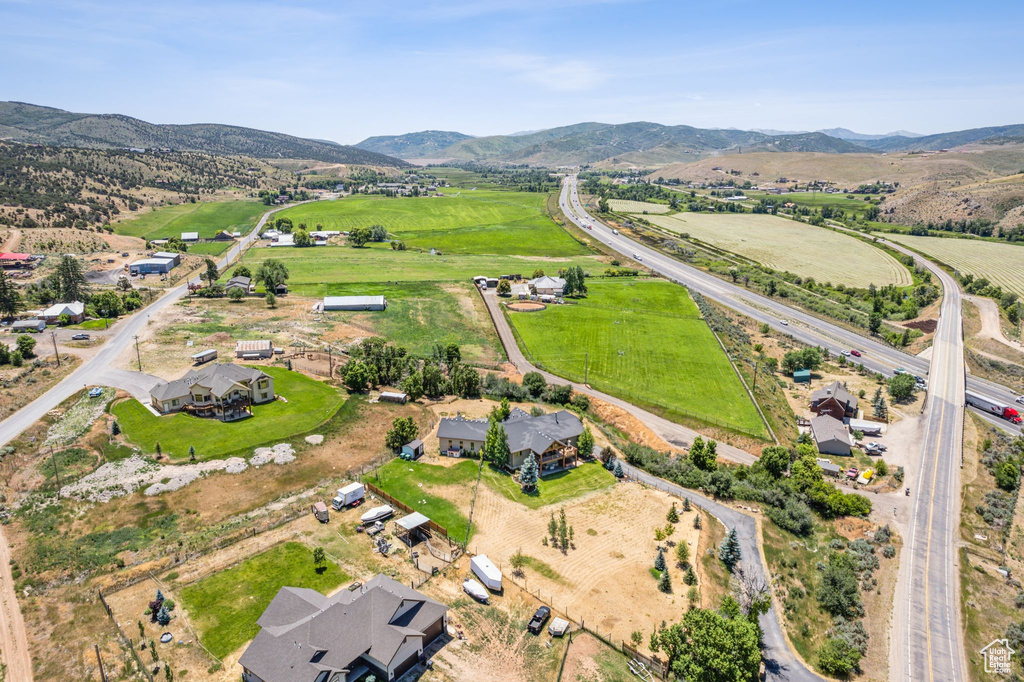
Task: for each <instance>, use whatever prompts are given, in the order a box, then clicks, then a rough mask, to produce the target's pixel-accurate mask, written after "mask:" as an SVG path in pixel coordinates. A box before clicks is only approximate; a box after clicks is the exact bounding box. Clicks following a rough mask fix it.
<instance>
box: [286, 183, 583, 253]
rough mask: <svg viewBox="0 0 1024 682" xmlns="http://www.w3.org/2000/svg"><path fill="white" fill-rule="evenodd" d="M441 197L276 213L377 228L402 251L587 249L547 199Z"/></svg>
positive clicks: (374, 198)
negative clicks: (551, 209)
mask: <svg viewBox="0 0 1024 682" xmlns="http://www.w3.org/2000/svg"><path fill="white" fill-rule="evenodd" d="M444 192H445V196H444V197H397V198H396V197H391V198H389V197H382V196H378V195H356V196H352V197H348V198H346V199H340V200H336V201H318V202H314V203H311V204H304V205H302V206H296V207H294V208H290V209H288V210H287V211H282V212H281V213H280V214H279V217H288V218H291V219H292V221H293V223H294V224H295V225H296V226H297V225H298V224H299V223H305V224H306V226H307V227H308V228H309V229H314V228H316V226H318V225H322V226H323V228H324V229H327V230H341V231H347V230H350V229H352V228H354V227H361V226H363V227H368V226H370V225H383V226H384V227H385V228H387V230H388V233H389V234H391V235H393V236H394V237H395V238H398V239H401V240H402V241H404V242H405V243H406V244H407V245H408V246H410V247H413V248H420V249H425V250H428V251H429V250H430V249H438V250H440V251H442V252H444V253H464V254H469V253H478V254H479V253H489V254H505V255H510V254H517V255H530V256H575V255H583V254H587V253H589V252H590V251H589V249H587V248H586V247H585V246H583V245H582V244H580V243H579V242H577V241H576V240H574V239H573V238H572V237H570V236H569V234H568V233H567V232H565V231H564V230H562V229H561V228H560V227H559V226H558V225H556V224H555V223H554V221H552V220H551V218H550V217H549V216H548V215H547V212H546V203H547V194H544V193H532V192H507V191H505V192H500V191H499V192H496V191H488V190H476V191H474V190H471V189H455V188H449V189H447V190H444Z"/></svg>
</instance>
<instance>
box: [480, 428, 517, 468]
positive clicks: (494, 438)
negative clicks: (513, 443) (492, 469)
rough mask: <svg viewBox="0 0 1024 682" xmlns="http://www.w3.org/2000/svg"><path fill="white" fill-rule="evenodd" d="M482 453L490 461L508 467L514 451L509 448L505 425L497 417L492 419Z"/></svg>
mask: <svg viewBox="0 0 1024 682" xmlns="http://www.w3.org/2000/svg"><path fill="white" fill-rule="evenodd" d="M480 454H481V455H482V456H483V458H484V459H486V460H487V461H488V462H491V463H492V464H495V465H497V466H501V467H507V466H508V464H509V460H511V459H512V453H511V452H510V451H509V449H508V435H507V434H506V433H505V427H504V426H502V425H501V422H499V421H498V420H497V419H491V423H490V425H489V426H488V427H487V435H486V436H484V447H483V449H482V450H481V451H480Z"/></svg>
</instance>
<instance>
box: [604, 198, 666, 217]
mask: <svg viewBox="0 0 1024 682" xmlns="http://www.w3.org/2000/svg"><path fill="white" fill-rule="evenodd" d="M608 205H609V206H611V208H612V210H613V211H618V212H619V213H653V214H658V213H668V212H669V207H668V204H653V203H651V202H649V201H633V200H632V199H609V200H608Z"/></svg>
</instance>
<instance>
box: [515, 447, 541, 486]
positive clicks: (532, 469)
mask: <svg viewBox="0 0 1024 682" xmlns="http://www.w3.org/2000/svg"><path fill="white" fill-rule="evenodd" d="M539 477H540V472H539V470H538V468H537V459H536V458H535V457H534V456H533V454H532V453H531V454H529V455H527V456H526V460H525V461H524V462H523V466H522V468H521V469H520V470H519V485H520V486H522V489H523V492H524V493H529V492H533V491H534V490H536V488H537V479H538V478H539Z"/></svg>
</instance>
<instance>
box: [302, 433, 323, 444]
mask: <svg viewBox="0 0 1024 682" xmlns="http://www.w3.org/2000/svg"><path fill="white" fill-rule="evenodd" d="M306 442H307V443H309V444H310V445H320V443H323V442H324V437H323V436H321V435H320V434H317V435H315V436H306Z"/></svg>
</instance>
